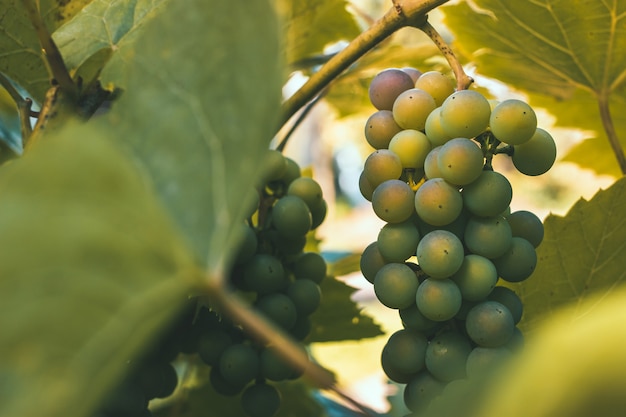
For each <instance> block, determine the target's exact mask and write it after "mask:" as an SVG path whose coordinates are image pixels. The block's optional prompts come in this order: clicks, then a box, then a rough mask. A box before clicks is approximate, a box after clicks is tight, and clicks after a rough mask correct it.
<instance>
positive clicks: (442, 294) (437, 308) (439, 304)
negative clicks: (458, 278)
mask: <svg viewBox="0 0 626 417" xmlns="http://www.w3.org/2000/svg"><path fill="white" fill-rule="evenodd" d="M462 301H463V298H462V296H461V291H460V290H459V287H458V286H457V285H456V284H455V283H454V281H452V280H451V279H448V278H445V279H432V278H427V279H426V280H425V281H424V282H422V283H421V284H420V285H419V286H418V287H417V293H416V294H415V302H416V304H417V308H418V309H419V311H420V312H421V313H422V314H423V315H424V316H425V317H426V318H428V319H430V320H433V321H446V320H450V319H451V318H453V317H454V316H455V315H456V314H457V313H458V312H459V310H460V309H461V303H462Z"/></svg>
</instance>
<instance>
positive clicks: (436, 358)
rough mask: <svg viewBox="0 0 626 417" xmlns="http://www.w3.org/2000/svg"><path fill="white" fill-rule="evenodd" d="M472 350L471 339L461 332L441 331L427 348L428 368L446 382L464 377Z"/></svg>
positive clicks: (426, 362)
mask: <svg viewBox="0 0 626 417" xmlns="http://www.w3.org/2000/svg"><path fill="white" fill-rule="evenodd" d="M471 351H472V346H471V345H470V343H469V340H467V337H465V336H464V335H462V334H461V333H458V332H456V331H447V332H443V333H440V334H438V335H437V336H435V337H434V338H433V339H432V340H431V341H430V344H429V345H428V348H427V349H426V357H425V361H424V362H425V364H426V369H428V371H429V372H430V373H431V374H432V375H433V376H434V377H435V378H437V379H438V380H440V381H444V382H450V381H453V380H455V379H461V378H464V377H465V365H466V362H467V357H468V356H469V354H470V352H471Z"/></svg>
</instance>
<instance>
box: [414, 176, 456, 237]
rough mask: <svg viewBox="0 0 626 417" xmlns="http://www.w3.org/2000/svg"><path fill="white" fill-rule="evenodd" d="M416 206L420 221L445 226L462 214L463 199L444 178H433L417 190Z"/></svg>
mask: <svg viewBox="0 0 626 417" xmlns="http://www.w3.org/2000/svg"><path fill="white" fill-rule="evenodd" d="M414 205H415V211H416V212H417V215H418V216H419V217H420V219H422V220H423V221H425V222H426V223H428V224H430V225H433V226H444V225H446V224H450V223H452V222H453V221H454V220H455V219H456V218H457V217H458V216H459V214H461V211H462V210H463V198H462V197H461V193H460V192H459V190H458V189H456V188H455V187H453V186H452V185H450V184H448V183H447V182H446V181H445V180H444V179H443V178H432V179H429V180H427V181H426V182H424V183H423V184H422V186H421V187H420V188H418V189H417V191H416V192H415V204H414Z"/></svg>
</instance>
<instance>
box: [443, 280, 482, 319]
mask: <svg viewBox="0 0 626 417" xmlns="http://www.w3.org/2000/svg"><path fill="white" fill-rule="evenodd" d="M450 279H452V278H450ZM481 301H483V300H481ZM479 302H480V301H468V300H465V299H463V301H462V302H461V308H460V309H459V311H458V312H457V313H456V314H455V315H454V318H455V319H457V320H463V321H464V320H465V319H466V318H467V313H469V311H470V310H471V309H472V308H474V306H475V305H476V304H478V303H479Z"/></svg>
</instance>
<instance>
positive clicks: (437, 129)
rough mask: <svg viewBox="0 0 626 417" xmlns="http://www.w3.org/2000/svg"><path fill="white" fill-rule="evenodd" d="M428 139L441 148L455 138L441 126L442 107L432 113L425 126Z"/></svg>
mask: <svg viewBox="0 0 626 417" xmlns="http://www.w3.org/2000/svg"><path fill="white" fill-rule="evenodd" d="M424 133H426V137H427V138H428V140H429V141H430V143H432V144H433V147H435V146H441V145H443V144H444V143H446V142H447V141H449V140H450V139H452V138H453V137H454V136H451V135H450V134H448V133H447V132H446V131H445V130H444V129H443V126H442V125H441V106H440V107H437V108H436V109H435V110H433V111H431V112H430V114H429V115H428V117H427V118H426V123H425V124H424Z"/></svg>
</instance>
